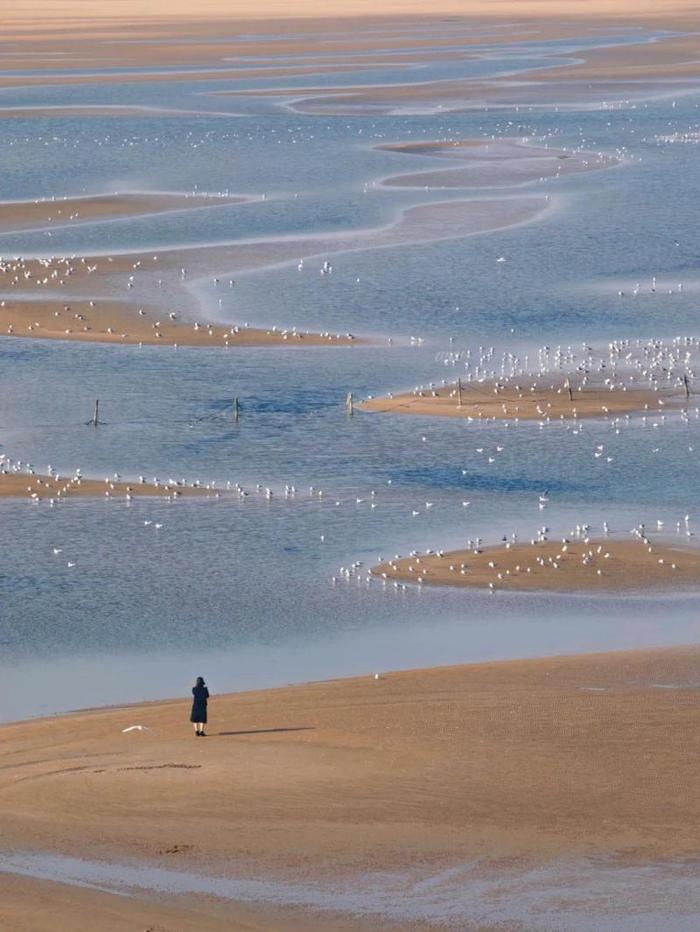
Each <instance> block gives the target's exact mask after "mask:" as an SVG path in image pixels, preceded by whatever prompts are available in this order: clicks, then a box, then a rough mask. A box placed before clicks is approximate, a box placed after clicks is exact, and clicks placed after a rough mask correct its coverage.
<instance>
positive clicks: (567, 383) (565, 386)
mask: <svg viewBox="0 0 700 932" xmlns="http://www.w3.org/2000/svg"><path fill="white" fill-rule="evenodd" d="M564 388H565V389H566V390H567V392H568V393H569V401H573V400H574V395H573V392H572V391H571V379H570V378H569V376H568V375H567V377H566V382H564Z"/></svg>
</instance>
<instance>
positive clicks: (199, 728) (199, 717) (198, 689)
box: [190, 676, 209, 738]
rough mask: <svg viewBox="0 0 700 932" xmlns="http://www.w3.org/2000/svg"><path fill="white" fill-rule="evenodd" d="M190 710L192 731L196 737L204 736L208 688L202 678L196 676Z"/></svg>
mask: <svg viewBox="0 0 700 932" xmlns="http://www.w3.org/2000/svg"><path fill="white" fill-rule="evenodd" d="M192 695H193V696H194V699H193V700H192V712H191V714H190V721H191V722H192V724H193V725H194V733H195V735H196V736H197V737H198V738H200V737H201V738H204V737H206V732H205V731H204V726H205V725H206V723H207V700H208V699H209V690H208V689H207V687H206V684H205V682H204V678H203V677H201V676H198V677H197V682H196V683H195V684H194V686H193V687H192Z"/></svg>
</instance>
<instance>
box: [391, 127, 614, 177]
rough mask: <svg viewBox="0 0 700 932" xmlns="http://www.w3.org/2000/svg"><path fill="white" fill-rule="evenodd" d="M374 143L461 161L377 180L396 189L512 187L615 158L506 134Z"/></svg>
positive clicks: (609, 162)
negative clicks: (549, 145) (496, 136)
mask: <svg viewBox="0 0 700 932" xmlns="http://www.w3.org/2000/svg"><path fill="white" fill-rule="evenodd" d="M376 148H377V149H381V150H384V151H389V152H397V153H400V154H405V155H421V156H430V157H431V158H441V159H446V160H450V161H453V160H458V161H459V162H463V163H465V164H464V165H463V166H462V167H458V168H447V169H432V170H429V171H421V172H414V173H403V174H398V175H390V176H389V177H388V178H384V179H382V181H381V184H382V185H383V186H384V187H401V188H424V189H425V188H479V187H511V186H512V187H515V186H518V185H525V184H529V183H530V182H533V181H543V180H545V179H547V178H559V177H560V176H562V175H569V174H575V173H579V172H588V171H595V170H598V169H602V168H609V167H611V166H613V165H617V164H618V162H619V160H618V159H616V158H615V157H614V156H610V155H605V154H603V153H598V154H596V153H593V152H581V151H572V152H567V151H565V150H563V149H557V148H547V147H545V146H538V145H537V144H536V143H530V142H524V141H522V140H517V139H508V138H506V137H502V138H499V139H496V140H489V139H454V140H452V139H450V140H445V141H442V142H429V141H426V142H418V143H416V142H408V143H394V144H387V145H380V146H377V147H376Z"/></svg>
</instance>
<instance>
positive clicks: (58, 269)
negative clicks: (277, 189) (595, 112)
mask: <svg viewBox="0 0 700 932" xmlns="http://www.w3.org/2000/svg"><path fill="white" fill-rule="evenodd" d="M548 206H549V204H548V201H547V199H546V197H545V196H543V195H533V196H529V197H511V198H501V199H496V198H493V199H474V200H469V201H450V202H445V203H437V204H426V205H420V206H417V207H411V208H408V209H406V210H403V211H401V212H400V214H399V216H398V218H397V219H396V220H395V221H394V222H393V223H391V224H389V225H388V226H386V227H379V228H377V229H375V230H366V231H357V232H353V231H348V232H346V233H339V234H327V235H326V236H315V237H314V236H293V237H292V236H290V237H286V238H281V239H275V238H272V237H271V238H269V239H267V240H253V241H250V242H233V243H230V244H216V245H212V246H192V247H183V248H180V249H167V250H159V251H158V252H157V253H150V254H148V255H145V254H143V253H139V254H117V255H114V256H104V255H103V256H92V257H85V256H81V257H79V258H78V257H71V258H69V257H49V258H46V259H21V258H16V259H6V260H4V261H0V300H2V301H4V305H2V304H0V330H1V331H2V332H3V333H9V334H11V335H15V336H18V335H21V336H24V337H50V338H54V339H56V338H59V339H80V340H93V341H94V340H96V339H99V340H102V341H105V340H106V341H107V342H124V343H141V342H149V343H158V344H159V343H165V344H168V343H178V344H185V343H187V344H188V345H189V344H191V345H207V346H210V345H217V344H218V345H223V344H225V343H227V342H228V343H230V344H231V345H239V344H240V345H259V344H270V343H279V344H280V345H285V346H289V345H295V344H296V343H299V342H302V341H303V342H304V344H305V345H308V344H310V343H315V344H317V345H329V346H330V345H343V344H347V343H353V342H355V335H353V334H351V333H347V332H346V333H345V334H331V333H321V334H309V333H303V332H302V331H301V329H300V328H299V329H297V328H296V327H293V326H292V325H289V326H287V327H281V326H276V327H274V328H248V327H246V326H245V322H241V324H237V325H229V326H221V325H220V324H214V323H213V322H211V321H210V320H208V319H207V318H206V316H204V317H200V322H197V319H196V317H197V315H198V314H200V313H201V308H198V307H197V306H196V303H195V302H194V301H193V299H192V295H191V293H190V292H188V291H187V290H186V284H189V282H190V281H196V280H197V278H200V279H201V278H203V277H205V276H210V275H212V274H213V273H219V274H222V275H224V274H226V275H231V274H234V273H237V272H241V271H248V270H251V269H260V268H265V267H270V266H272V265H275V264H280V263H286V262H292V261H297V262H298V261H299V257H300V256H301V257H302V258H305V259H306V260H309V259H314V258H315V262H316V264H317V265H318V267H319V268H322V267H323V265H322V260H321V259H320V258H318V257H320V256H326V255H333V254H335V253H342V252H348V251H360V250H363V249H369V248H386V247H391V246H398V245H404V244H408V243H421V242H430V241H433V240H441V239H451V238H458V237H462V236H470V235H472V234H475V233H479V232H485V231H488V230H495V229H502V228H506V227H510V226H513V225H517V224H519V223H526V222H529V221H531V220H533V219H536V218H537V216H538V215H541V214H543V213H544V211H546V210H547V209H548ZM323 261H327V260H323ZM232 281H233V279H230V282H232ZM164 284H165V285H166V286H167V288H165V289H164V291H163V292H161V293H162V294H163V295H164V298H163V299H162V303H163V304H164V305H165V306H164V307H160V308H159V309H158V310H157V311H155V315H156V319H155V320H154V319H153V317H154V311H153V310H152V309H150V308H149V307H148V304H147V302H152V301H153V298H154V296H156V295H158V294H159V290H160V289H161V288H163V286H164ZM226 284H227V283H226V281H224V282H223V283H222V287H223V286H226ZM117 290H119V291H121V292H122V293H123V292H124V290H127V292H128V293H129V297H130V299H131V301H130V304H131V303H132V302H133V305H136V302H137V301H143V302H144V303H143V304H138V305H136V306H135V307H133V309H132V310H131V311H128V306H129V305H127V304H126V302H116V303H115V301H114V294H115V292H116V291H117ZM56 291H62V292H63V293H65V294H67V295H69V297H67V298H65V299H64V300H62V302H61V307H60V308H59V307H56V306H55V304H54V305H51V304H50V303H48V301H49V299H50V297H51V296H52V294H54V293H55V292H56ZM32 292H33V293H34V294H38V295H39V297H40V300H36V299H34V300H33V299H32V297H30V295H31V293H32ZM14 295H18V296H17V298H15V297H14ZM88 298H89V300H92V301H94V303H95V307H92V306H91V305H90V304H89V300H88ZM81 300H82V305H80V302H81ZM69 301H70V303H69ZM45 302H47V303H45ZM86 303H87V308H86V307H85V305H86ZM65 307H68V308H69V310H68V311H66V310H65ZM76 307H80V310H76ZM139 308H141V310H143V311H144V316H143V317H142V316H140V315H139V310H138V309H139ZM171 308H175V310H172V309H171ZM134 311H135V313H134ZM76 314H79V315H80V316H79V317H77V318H76V317H75V315H76ZM171 314H175V315H176V318H177V317H178V316H180V315H182V316H183V317H184V318H185V319H186V320H187V321H188V324H187V325H185V324H181V325H177V324H176V323H175V322H174V321H173V319H172V318H171V317H170V315H171ZM56 315H58V316H56ZM67 318H68V321H72V322H67ZM82 318H92V320H93V321H94V323H90V321H89V320H87V319H86V320H83V319H82ZM193 321H194V322H193ZM37 324H38V326H36V325H37ZM86 328H88V329H86Z"/></svg>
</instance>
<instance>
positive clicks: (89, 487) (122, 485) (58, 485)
mask: <svg viewBox="0 0 700 932" xmlns="http://www.w3.org/2000/svg"><path fill="white" fill-rule="evenodd" d="M207 494H214V492H213V490H211V489H208V488H205V487H203V486H197V487H195V486H191V485H185V484H184V483H179V482H178V483H173V484H169V483H160V484H158V485H156V484H155V483H154V482H138V481H132V482H127V481H124V480H121V479H115V478H113V477H108V478H106V479H91V478H87V477H84V476H80V475H75V474H72V475H69V476H63V475H60V474H58V475H57V474H54V475H51V476H49V475H38V474H36V473H31V474H30V473H27V472H26V471H17V472H15V471H12V470H7V469H6V468H4V466H3V463H2V461H0V498H29V499H32V500H33V501H44V500H54V501H66V500H68V499H72V498H115V499H117V498H123V499H126V500H128V499H131V498H144V497H145V498H154V497H160V496H162V497H163V498H169V499H172V498H178V497H180V496H181V495H207Z"/></svg>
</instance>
